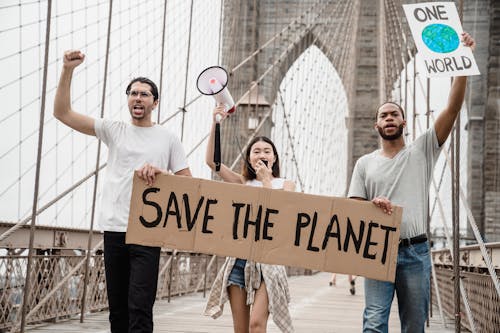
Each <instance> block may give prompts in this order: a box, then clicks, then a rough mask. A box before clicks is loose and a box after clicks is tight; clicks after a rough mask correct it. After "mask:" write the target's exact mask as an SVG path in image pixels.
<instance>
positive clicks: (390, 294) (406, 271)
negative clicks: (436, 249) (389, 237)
mask: <svg viewBox="0 0 500 333" xmlns="http://www.w3.org/2000/svg"><path fill="white" fill-rule="evenodd" d="M430 274H431V259H430V254H429V243H428V242H424V243H419V244H413V245H408V246H400V247H399V250H398V263H397V266H396V280H395V282H394V283H391V282H386V281H378V280H371V279H365V311H364V313H363V332H379V333H387V332H388V321H389V313H390V310H391V304H392V300H393V298H394V292H396V295H397V298H398V307H399V318H400V320H401V332H402V333H419V332H424V326H425V321H426V320H427V312H428V304H429V288H430V281H429V279H430Z"/></svg>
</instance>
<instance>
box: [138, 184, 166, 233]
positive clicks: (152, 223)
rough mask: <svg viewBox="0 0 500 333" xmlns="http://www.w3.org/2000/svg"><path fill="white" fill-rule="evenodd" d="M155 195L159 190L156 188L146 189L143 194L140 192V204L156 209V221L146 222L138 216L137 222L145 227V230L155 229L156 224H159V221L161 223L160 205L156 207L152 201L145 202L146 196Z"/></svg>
mask: <svg viewBox="0 0 500 333" xmlns="http://www.w3.org/2000/svg"><path fill="white" fill-rule="evenodd" d="M151 192H153V193H157V192H160V189H159V188H158V187H150V188H148V189H145V190H144V192H142V202H143V203H144V204H145V205H149V206H153V207H154V208H156V219H154V220H153V221H151V222H148V221H146V220H145V219H144V217H142V215H141V216H139V221H141V224H142V225H143V226H144V227H146V228H154V227H156V226H157V225H158V224H160V221H161V216H162V212H161V207H160V205H158V204H157V203H156V202H154V201H149V200H147V198H146V197H147V195H148V194H149V193H151Z"/></svg>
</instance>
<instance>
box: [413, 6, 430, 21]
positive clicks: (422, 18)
mask: <svg viewBox="0 0 500 333" xmlns="http://www.w3.org/2000/svg"><path fill="white" fill-rule="evenodd" d="M422 15H423V16H422ZM413 16H415V18H416V19H417V21H420V22H425V21H426V20H427V15H425V11H424V10H423V9H422V8H415V10H414V11H413Z"/></svg>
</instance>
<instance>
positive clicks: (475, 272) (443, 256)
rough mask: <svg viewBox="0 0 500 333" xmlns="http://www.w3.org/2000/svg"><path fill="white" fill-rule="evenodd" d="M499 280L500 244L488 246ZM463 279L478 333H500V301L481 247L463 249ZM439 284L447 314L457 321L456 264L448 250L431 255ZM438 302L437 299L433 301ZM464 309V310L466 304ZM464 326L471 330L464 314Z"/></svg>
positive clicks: (461, 256)
mask: <svg viewBox="0 0 500 333" xmlns="http://www.w3.org/2000/svg"><path fill="white" fill-rule="evenodd" d="M485 246H486V248H487V251H488V254H489V256H490V258H491V260H492V263H493V266H494V268H495V270H496V273H497V276H498V275H499V274H500V243H489V244H485ZM459 253H460V255H459V258H460V279H461V280H462V284H463V286H464V289H465V292H466V294H467V299H468V303H469V306H470V309H471V313H472V318H473V321H474V325H475V330H476V331H477V332H484V333H486V332H488V333H490V332H491V333H493V332H498V331H499V330H500V316H499V313H500V297H499V295H498V294H497V292H496V289H495V285H494V283H493V281H492V279H491V276H490V275H489V271H488V267H487V265H486V263H485V261H484V259H483V256H482V254H481V252H480V249H479V246H478V245H473V246H466V247H462V248H460V252H459ZM432 257H433V261H434V267H435V270H436V280H437V285H438V290H439V293H440V296H441V303H442V307H443V312H444V314H445V315H446V316H447V317H449V318H450V319H453V318H454V313H455V310H454V291H453V279H454V276H453V260H452V256H451V253H450V251H449V250H448V249H443V250H435V251H433V252H432ZM432 299H433V300H434V301H437V298H435V297H433V298H432ZM460 308H461V309H464V304H463V301H462V303H461V307H460ZM461 319H462V320H461V324H462V326H463V327H465V328H467V329H469V330H471V323H470V322H469V320H468V318H467V316H465V314H464V313H463V312H461Z"/></svg>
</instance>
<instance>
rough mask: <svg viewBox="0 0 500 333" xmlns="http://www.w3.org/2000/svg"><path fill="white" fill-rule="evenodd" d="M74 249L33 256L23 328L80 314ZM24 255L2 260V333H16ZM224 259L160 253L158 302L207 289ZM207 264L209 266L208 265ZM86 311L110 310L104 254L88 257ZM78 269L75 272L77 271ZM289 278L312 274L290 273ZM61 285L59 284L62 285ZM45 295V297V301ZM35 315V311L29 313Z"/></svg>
mask: <svg viewBox="0 0 500 333" xmlns="http://www.w3.org/2000/svg"><path fill="white" fill-rule="evenodd" d="M70 252H73V254H68V253H70ZM75 252H76V251H73V250H37V253H36V255H34V256H33V266H32V270H31V274H32V275H31V279H32V281H33V282H34V283H33V284H32V288H31V297H30V302H29V304H28V309H27V312H28V315H27V317H26V323H27V324H34V323H40V322H47V321H49V322H50V321H52V322H54V321H59V320H63V319H68V318H71V317H74V316H77V315H79V314H80V313H81V310H82V304H83V302H82V295H83V287H84V277H85V265H83V264H82V263H83V262H84V261H85V257H86V256H85V253H82V254H76V253H75ZM27 258H28V257H27V256H26V255H15V254H11V255H7V256H0V332H9V331H11V330H12V328H14V331H17V328H16V325H18V322H19V318H20V315H21V303H22V299H23V295H24V281H25V279H26V276H25V275H26V262H27V260H28V259H27ZM224 260H225V258H223V257H217V256H212V255H206V254H198V253H189V252H177V251H167V250H163V251H162V253H161V256H160V273H159V277H158V290H157V294H156V297H157V299H169V300H170V298H171V297H173V296H181V295H185V294H189V293H194V292H203V293H204V295H205V294H206V291H207V290H208V289H210V287H211V285H212V283H213V281H214V279H215V276H216V274H217V272H218V270H219V269H220V267H221V265H222V263H223V262H224ZM209 263H210V264H209ZM89 265H90V267H89V268H90V269H89V272H90V274H89V276H88V285H87V293H86V300H85V312H86V313H89V312H97V311H103V310H107V309H108V299H107V293H106V279H105V274H104V256H103V252H102V250H100V249H98V250H97V251H95V252H93V253H92V255H91V258H90V263H89ZM75 268H76V269H75ZM287 272H288V274H289V275H299V274H310V273H311V271H310V270H304V269H299V268H288V269H287ZM61 282H62V283H61ZM47 296H49V297H48V298H47ZM33 310H34V311H33Z"/></svg>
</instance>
